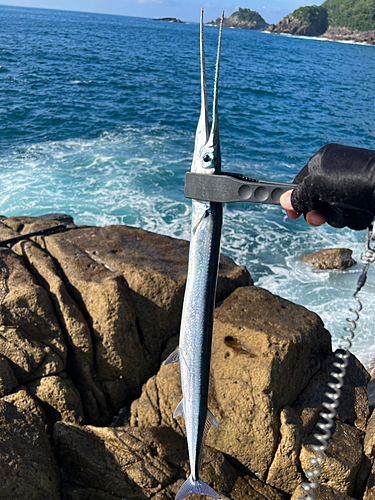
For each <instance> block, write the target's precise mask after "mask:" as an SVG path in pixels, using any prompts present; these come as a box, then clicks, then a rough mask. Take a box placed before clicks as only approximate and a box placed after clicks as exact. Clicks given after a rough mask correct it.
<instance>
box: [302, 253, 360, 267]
mask: <svg viewBox="0 0 375 500" xmlns="http://www.w3.org/2000/svg"><path fill="white" fill-rule="evenodd" d="M352 253H353V252H352V250H349V249H348V248H327V249H325V250H318V251H317V252H314V253H311V254H308V255H303V256H302V257H301V261H302V262H306V263H307V264H311V265H313V266H314V267H316V268H317V269H340V270H343V269H347V268H348V267H352V266H355V265H356V264H357V263H356V261H355V260H354V259H352Z"/></svg>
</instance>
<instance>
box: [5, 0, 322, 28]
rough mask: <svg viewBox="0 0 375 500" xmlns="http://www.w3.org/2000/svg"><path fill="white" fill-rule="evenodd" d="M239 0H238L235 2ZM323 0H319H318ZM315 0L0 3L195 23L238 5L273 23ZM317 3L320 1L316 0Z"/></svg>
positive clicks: (41, 0)
mask: <svg viewBox="0 0 375 500" xmlns="http://www.w3.org/2000/svg"><path fill="white" fill-rule="evenodd" d="M238 1H240V3H236V2H238ZM322 1H323V0H322ZM314 3H316V0H315V2H314V0H311V1H310V2H309V1H303V0H253V1H249V0H213V1H212V2H210V1H208V2H207V1H205V0H201V2H199V0H0V4H2V5H13V6H18V7H38V8H44V9H58V10H73V11H81V12H98V13H101V14H118V15H122V16H135V17H148V18H160V17H176V18H178V19H181V21H190V22H198V21H199V15H200V9H201V7H204V9H205V20H206V21H211V20H212V19H216V18H218V17H219V16H220V15H221V12H222V11H223V10H224V11H225V16H226V17H229V16H230V15H231V14H232V13H233V12H235V11H236V10H238V7H243V8H248V9H251V10H256V11H258V12H259V14H260V15H261V16H262V17H263V18H264V19H265V21H266V22H268V23H277V22H278V21H280V19H281V18H282V17H284V16H286V15H287V14H290V13H291V12H293V10H295V9H297V8H298V7H301V6H303V5H312V4H314ZM317 3H318V4H320V3H322V2H317Z"/></svg>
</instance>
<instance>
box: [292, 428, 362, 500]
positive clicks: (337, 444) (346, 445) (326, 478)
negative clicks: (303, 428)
mask: <svg viewBox="0 0 375 500" xmlns="http://www.w3.org/2000/svg"><path fill="white" fill-rule="evenodd" d="M362 439H363V434H362V433H361V431H360V430H359V429H356V428H355V427H352V426H350V425H348V424H344V423H342V422H340V421H338V420H337V421H336V422H335V429H334V432H333V435H332V437H331V439H330V440H329V444H328V448H327V451H326V452H325V460H324V462H323V463H322V466H321V467H322V472H321V474H320V476H319V481H320V482H321V483H322V484H324V485H326V486H328V487H331V488H334V489H335V490H336V491H339V492H341V493H345V494H347V495H352V494H353V493H354V489H355V480H356V477H357V473H358V471H359V468H360V466H361V463H362V460H363V451H362V447H361V446H358V443H361V442H362ZM312 443H316V441H315V440H313V439H312V438H310V439H309V440H305V442H304V443H303V445H302V448H301V453H300V460H301V465H302V468H303V469H304V470H306V469H309V468H311V463H310V461H309V458H310V457H315V456H317V455H316V453H314V452H313V450H312V447H311V444H312Z"/></svg>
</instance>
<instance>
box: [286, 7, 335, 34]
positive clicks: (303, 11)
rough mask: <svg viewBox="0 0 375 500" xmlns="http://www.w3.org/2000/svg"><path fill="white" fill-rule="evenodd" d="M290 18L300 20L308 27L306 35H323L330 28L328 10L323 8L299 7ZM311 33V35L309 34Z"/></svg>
mask: <svg viewBox="0 0 375 500" xmlns="http://www.w3.org/2000/svg"><path fill="white" fill-rule="evenodd" d="M290 16H291V17H293V18H294V19H298V20H299V21H301V22H302V23H303V25H304V26H306V27H307V33H306V34H312V35H316V34H318V35H321V34H322V33H324V32H325V31H326V29H327V28H328V16H327V9H326V8H325V7H323V6H317V5H311V6H307V7H299V8H298V9H296V10H295V11H294V12H292V14H290ZM309 31H311V33H308V32H309Z"/></svg>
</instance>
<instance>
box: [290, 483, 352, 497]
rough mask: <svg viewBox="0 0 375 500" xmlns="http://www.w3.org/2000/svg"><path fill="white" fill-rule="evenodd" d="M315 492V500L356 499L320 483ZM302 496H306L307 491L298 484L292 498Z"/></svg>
mask: <svg viewBox="0 0 375 500" xmlns="http://www.w3.org/2000/svg"><path fill="white" fill-rule="evenodd" d="M314 492H315V500H355V499H354V498H353V497H349V496H348V495H346V494H345V493H340V492H339V491H337V490H334V489H333V488H330V487H329V486H325V485H320V486H319V487H318V488H317V489H316V490H314ZM300 497H302V498H305V497H306V493H305V491H304V490H303V489H302V488H301V486H298V488H296V490H295V492H294V493H293V495H292V498H291V499H290V500H299V498H300Z"/></svg>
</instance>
